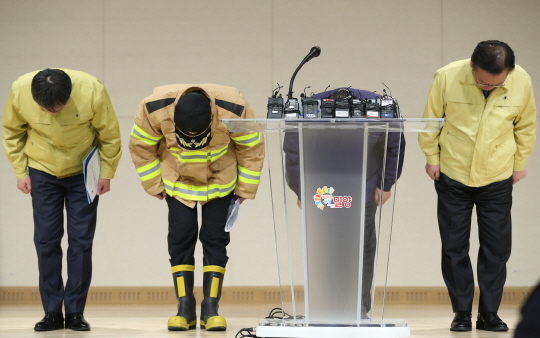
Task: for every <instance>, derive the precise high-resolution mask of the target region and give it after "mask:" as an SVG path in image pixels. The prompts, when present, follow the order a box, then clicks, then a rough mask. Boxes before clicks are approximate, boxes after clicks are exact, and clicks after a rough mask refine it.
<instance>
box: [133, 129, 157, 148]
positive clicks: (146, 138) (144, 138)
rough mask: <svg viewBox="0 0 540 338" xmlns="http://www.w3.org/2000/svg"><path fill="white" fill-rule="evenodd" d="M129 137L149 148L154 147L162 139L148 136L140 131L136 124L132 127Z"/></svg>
mask: <svg viewBox="0 0 540 338" xmlns="http://www.w3.org/2000/svg"><path fill="white" fill-rule="evenodd" d="M131 136H133V137H135V138H136V139H139V140H141V141H143V142H144V143H146V144H148V145H151V146H152V145H156V144H157V143H158V142H159V140H161V138H162V136H158V137H156V136H151V135H150V134H148V133H147V132H145V131H144V130H142V129H141V128H140V127H139V126H138V125H137V124H134V125H133V129H131Z"/></svg>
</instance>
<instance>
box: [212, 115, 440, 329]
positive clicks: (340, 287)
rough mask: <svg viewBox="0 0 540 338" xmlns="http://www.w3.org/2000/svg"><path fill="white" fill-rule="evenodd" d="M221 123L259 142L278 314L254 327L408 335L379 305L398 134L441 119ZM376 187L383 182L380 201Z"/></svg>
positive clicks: (428, 128)
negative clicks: (270, 216)
mask: <svg viewBox="0 0 540 338" xmlns="http://www.w3.org/2000/svg"><path fill="white" fill-rule="evenodd" d="M222 122H223V123H224V124H225V125H226V127H227V129H228V130H229V131H231V132H249V133H253V132H261V133H263V134H264V141H265V143H266V159H267V165H268V168H269V178H270V188H271V194H272V210H273V217H274V219H273V223H274V235H275V238H274V240H275V243H276V255H277V263H278V279H279V286H280V294H281V295H280V296H281V298H280V302H281V308H282V309H283V312H282V313H280V316H279V318H267V319H263V320H261V321H260V322H259V325H258V326H257V329H256V335H257V336H258V337H409V336H410V329H409V327H408V325H407V323H406V322H405V321H404V320H401V319H387V318H386V317H385V312H384V310H385V308H384V301H385V298H386V296H387V294H386V280H387V274H388V262H389V256H390V243H391V236H392V226H393V221H394V219H393V212H394V202H395V196H396V193H397V190H396V186H397V184H396V183H397V178H398V175H399V173H400V170H401V167H400V162H401V163H402V160H403V151H404V147H405V141H404V137H403V133H406V132H411V133H418V132H438V131H439V130H440V128H441V127H442V125H443V124H444V119H317V120H302V119H299V120H278V119H261V120H235V119H230V120H223V121H222ZM412 146H413V147H414V146H416V145H412ZM378 190H381V191H387V190H390V195H391V197H390V198H389V199H388V200H387V201H385V203H384V204H382V202H383V199H385V198H386V197H387V196H388V194H389V193H383V194H380V193H379V194H378V193H377V191H378ZM400 193H401V194H405V195H412V194H414V191H404V192H400ZM376 197H378V204H379V205H381V204H382V205H383V206H382V207H378V206H377V202H376ZM394 254H406V253H394Z"/></svg>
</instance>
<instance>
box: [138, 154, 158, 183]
mask: <svg viewBox="0 0 540 338" xmlns="http://www.w3.org/2000/svg"><path fill="white" fill-rule="evenodd" d="M137 172H138V173H139V177H140V178H141V181H143V182H144V181H148V180H149V179H152V178H154V177H156V176H158V175H159V174H161V166H160V164H159V159H155V160H154V161H152V162H151V163H149V164H147V165H145V166H142V167H140V168H137Z"/></svg>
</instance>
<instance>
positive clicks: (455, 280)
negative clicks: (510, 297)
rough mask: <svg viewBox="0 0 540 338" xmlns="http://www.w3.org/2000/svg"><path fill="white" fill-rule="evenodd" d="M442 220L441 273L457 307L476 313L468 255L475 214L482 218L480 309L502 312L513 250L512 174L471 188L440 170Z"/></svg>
mask: <svg viewBox="0 0 540 338" xmlns="http://www.w3.org/2000/svg"><path fill="white" fill-rule="evenodd" d="M435 189H436V191H437V195H438V204H437V218H438V220H439V231H440V234H441V240H442V274H443V278H444V282H445V283H446V286H447V287H448V293H449V294H450V299H451V301H452V309H453V310H454V312H457V311H468V312H471V311H472V302H473V296H474V276H473V270H472V266H471V260H470V258H469V237H470V233H471V216H472V209H473V206H474V205H476V214H477V217H478V235H479V240H480V250H479V251H478V262H477V274H478V276H477V277H478V285H479V287H480V302H479V305H478V311H479V312H497V310H498V309H499V305H500V303H501V298H502V293H503V287H504V283H505V281H506V262H507V261H508V259H509V258H510V251H511V248H512V220H511V216H510V209H511V208H512V178H511V177H510V178H509V179H506V180H504V181H500V182H495V183H492V184H489V185H487V186H483V187H469V186H466V185H464V184H461V183H459V182H457V181H454V180H452V179H450V178H449V177H448V176H446V175H444V174H443V173H441V176H440V178H439V180H438V181H435Z"/></svg>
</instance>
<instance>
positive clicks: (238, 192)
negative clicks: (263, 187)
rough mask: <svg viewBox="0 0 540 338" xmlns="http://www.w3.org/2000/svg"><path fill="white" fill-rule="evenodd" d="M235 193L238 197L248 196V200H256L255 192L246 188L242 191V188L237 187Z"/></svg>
mask: <svg viewBox="0 0 540 338" xmlns="http://www.w3.org/2000/svg"><path fill="white" fill-rule="evenodd" d="M234 194H235V195H236V196H238V197H242V198H247V199H248V200H254V199H255V193H248V192H246V191H245V190H244V191H242V190H240V189H235V190H234Z"/></svg>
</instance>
